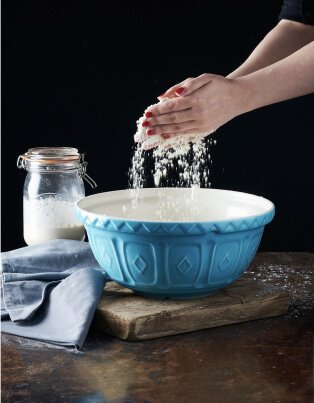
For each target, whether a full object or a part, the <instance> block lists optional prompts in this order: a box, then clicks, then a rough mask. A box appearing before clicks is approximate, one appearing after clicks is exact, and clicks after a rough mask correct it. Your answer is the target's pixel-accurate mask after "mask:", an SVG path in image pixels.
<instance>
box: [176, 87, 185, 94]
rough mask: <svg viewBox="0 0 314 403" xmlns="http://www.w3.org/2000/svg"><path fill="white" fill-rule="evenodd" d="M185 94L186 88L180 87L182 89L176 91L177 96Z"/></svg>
mask: <svg viewBox="0 0 314 403" xmlns="http://www.w3.org/2000/svg"><path fill="white" fill-rule="evenodd" d="M183 92H184V88H183V87H180V88H178V89H177V90H176V94H177V95H182V94H183Z"/></svg>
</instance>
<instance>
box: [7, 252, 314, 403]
mask: <svg viewBox="0 0 314 403" xmlns="http://www.w3.org/2000/svg"><path fill="white" fill-rule="evenodd" d="M245 276H248V277H250V278H255V279H256V281H259V282H263V283H267V284H268V285H269V284H271V285H272V286H273V287H276V288H280V289H286V290H288V291H289V292H290V299H291V300H290V308H289V311H288V313H287V314H285V315H282V316H278V317H273V318H269V319H263V320H256V321H251V322H245V323H239V324H236V325H228V326H222V327H216V328H211V329H207V330H201V331H197V332H191V333H186V334H181V335H176V336H169V337H164V338H159V339H154V340H147V341H140V342H126V341H121V340H119V339H116V338H112V337H110V336H107V335H105V334H102V333H99V332H97V331H96V330H95V329H94V328H92V329H91V331H90V333H89V335H88V337H87V340H86V342H85V345H84V347H83V349H82V350H81V351H74V350H71V349H66V348H61V347H56V346H52V345H50V344H45V343H39V342H36V341H31V340H27V339H23V338H20V337H16V336H11V335H7V334H2V351H1V355H2V399H3V400H2V401H3V402H32V403H36V402H86V403H87V402H90V403H92V402H106V403H133V402H134V403H142V402H143V403H144V402H145V403H150V402H156V403H172V402H175V403H185V402H186V403H203V402H204V403H207V402H214V403H219V402H265V403H271V402H302V403H306V402H313V401H314V324H313V322H314V285H313V284H314V282H313V279H314V254H312V253H275V252H273V253H266V252H260V253H258V254H257V255H256V257H255V259H254V261H253V263H252V265H251V266H250V268H249V270H248V272H247V273H245Z"/></svg>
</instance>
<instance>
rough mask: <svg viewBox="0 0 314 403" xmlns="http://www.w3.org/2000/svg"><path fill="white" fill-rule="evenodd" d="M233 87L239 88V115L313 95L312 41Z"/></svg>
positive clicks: (246, 77)
mask: <svg viewBox="0 0 314 403" xmlns="http://www.w3.org/2000/svg"><path fill="white" fill-rule="evenodd" d="M234 83H235V84H236V85H238V86H239V94H240V97H241V100H240V104H241V110H240V114H241V113H245V112H249V111H251V110H253V109H257V108H261V107H263V106H266V105H270V104H273V103H277V102H281V101H285V100H288V99H291V98H296V97H299V96H302V95H306V94H310V93H312V92H314V41H312V42H311V43H309V44H307V45H306V46H304V47H303V48H301V49H299V50H298V51H296V52H294V53H293V54H291V55H290V56H288V57H286V58H285V59H282V60H280V61H278V62H276V63H274V64H272V65H270V66H267V67H264V68H262V69H260V70H258V71H255V72H254V73H251V74H248V75H246V76H243V77H238V78H235V79H234Z"/></svg>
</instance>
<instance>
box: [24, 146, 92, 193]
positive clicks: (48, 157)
mask: <svg viewBox="0 0 314 403" xmlns="http://www.w3.org/2000/svg"><path fill="white" fill-rule="evenodd" d="M17 167H18V168H19V169H26V170H27V171H29V172H64V171H69V170H73V169H77V170H78V176H79V177H82V178H83V179H85V180H86V181H87V182H88V183H89V184H90V185H91V187H92V188H93V189H94V188H96V187H97V184H96V182H95V181H94V180H93V179H92V178H91V177H90V176H88V175H87V173H86V167H87V162H86V161H85V154H83V153H79V152H78V149H77V148H73V147H35V148H30V149H29V150H28V151H27V152H26V153H24V154H22V155H19V157H18V159H17Z"/></svg>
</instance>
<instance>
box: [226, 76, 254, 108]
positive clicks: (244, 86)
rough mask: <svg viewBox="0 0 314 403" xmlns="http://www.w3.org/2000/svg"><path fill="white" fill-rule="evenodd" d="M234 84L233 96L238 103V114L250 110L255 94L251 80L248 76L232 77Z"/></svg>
mask: <svg viewBox="0 0 314 403" xmlns="http://www.w3.org/2000/svg"><path fill="white" fill-rule="evenodd" d="M230 80H231V82H232V85H233V94H234V95H233V97H234V99H235V101H236V102H235V103H236V105H237V110H236V116H239V115H242V114H243V113H246V112H249V111H251V110H252V109H254V107H253V102H252V101H253V94H254V91H252V88H251V85H250V80H248V79H247V78H246V77H236V78H230Z"/></svg>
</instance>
